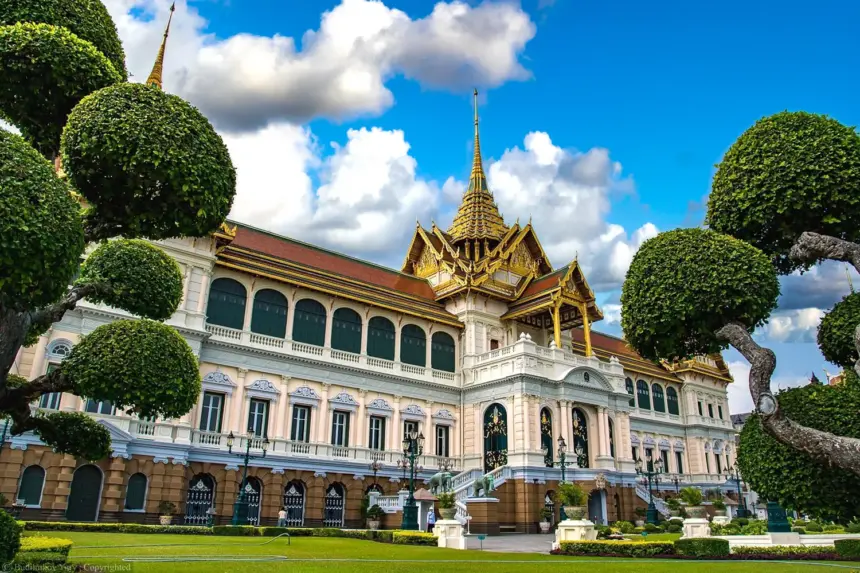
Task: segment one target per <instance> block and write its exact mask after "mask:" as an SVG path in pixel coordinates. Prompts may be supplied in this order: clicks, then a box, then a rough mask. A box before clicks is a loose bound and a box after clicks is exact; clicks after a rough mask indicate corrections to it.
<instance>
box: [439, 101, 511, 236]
mask: <svg viewBox="0 0 860 573" xmlns="http://www.w3.org/2000/svg"><path fill="white" fill-rule="evenodd" d="M507 232H508V227H507V225H505V220H504V219H503V218H502V215H501V213H499V208H498V206H496V202H495V200H494V199H493V194H492V193H490V190H489V189H488V188H487V177H486V175H485V174H484V163H483V161H482V160H481V137H480V134H479V131H478V90H475V155H474V158H473V159H472V174H471V175H470V177H469V188H468V189H467V190H466V193H465V194H464V195H463V202H462V203H460V208H459V209H458V210H457V215H456V216H455V217H454V222H453V223H451V228H450V229H448V235H449V236H450V237H451V240H452V241H453V242H455V243H457V242H461V241H466V240H468V241H484V240H487V241H492V242H498V241H501V240H502V238H503V237H504V236H505V234H507Z"/></svg>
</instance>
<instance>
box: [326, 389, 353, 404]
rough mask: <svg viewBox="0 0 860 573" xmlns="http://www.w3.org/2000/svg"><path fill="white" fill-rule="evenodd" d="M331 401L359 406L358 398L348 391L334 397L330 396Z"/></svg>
mask: <svg viewBox="0 0 860 573" xmlns="http://www.w3.org/2000/svg"><path fill="white" fill-rule="evenodd" d="M329 402H331V403H332V404H343V405H344V406H358V402H357V401H356V399H355V398H353V397H352V396H351V395H349V394H348V393H347V392H340V393H338V394H337V395H336V396H335V397H334V398H329Z"/></svg>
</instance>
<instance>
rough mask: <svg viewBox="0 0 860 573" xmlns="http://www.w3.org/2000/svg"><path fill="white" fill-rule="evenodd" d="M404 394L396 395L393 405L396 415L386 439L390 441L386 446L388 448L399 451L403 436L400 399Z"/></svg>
mask: <svg viewBox="0 0 860 573" xmlns="http://www.w3.org/2000/svg"><path fill="white" fill-rule="evenodd" d="M402 398H403V397H402V396H395V397H394V403H393V404H392V407H393V408H394V416H393V418H392V419H393V422H392V424H391V425H392V426H394V427H393V428H391V429H390V430H389V431H388V432H386V436H385V440H386V441H387V442H388V445H387V446H386V447H385V449H386V450H389V451H394V452H399V451H400V440H401V438H402V437H403V436H401V435H400V434H401V432H402V431H403V430H402V429H401V427H400V400H401V399H402Z"/></svg>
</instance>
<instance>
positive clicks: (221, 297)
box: [206, 278, 247, 330]
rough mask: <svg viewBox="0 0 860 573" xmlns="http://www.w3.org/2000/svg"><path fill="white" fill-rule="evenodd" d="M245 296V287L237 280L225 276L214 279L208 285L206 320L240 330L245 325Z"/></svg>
mask: <svg viewBox="0 0 860 573" xmlns="http://www.w3.org/2000/svg"><path fill="white" fill-rule="evenodd" d="M246 298H247V293H246V292H245V287H243V286H242V285H241V284H240V283H239V282H237V281H234V280H233V279H227V278H221V279H215V280H214V281H212V286H210V287H209V304H208V305H207V306H206V322H208V323H209V324H217V325H219V326H226V327H227V328H235V329H236V330H242V328H244V326H245V299H246Z"/></svg>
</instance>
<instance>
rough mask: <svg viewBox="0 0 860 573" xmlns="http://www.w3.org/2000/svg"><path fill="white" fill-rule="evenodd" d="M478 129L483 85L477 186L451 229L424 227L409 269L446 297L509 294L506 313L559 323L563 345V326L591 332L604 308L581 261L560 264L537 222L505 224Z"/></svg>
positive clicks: (540, 323)
mask: <svg viewBox="0 0 860 573" xmlns="http://www.w3.org/2000/svg"><path fill="white" fill-rule="evenodd" d="M478 127H479V126H478V108H477V91H476V92H475V154H474V159H473V161H472V173H471V175H470V177H469V187H468V188H467V189H466V192H465V193H464V194H463V200H462V202H461V203H460V207H459V209H458V210H457V215H456V216H455V217H454V222H453V223H452V225H451V227H450V228H449V229H448V231H447V232H446V231H443V230H442V229H440V228H439V227H437V226H436V224H435V223H433V225H432V226H431V228H430V229H429V230H428V229H424V228H423V227H421V225H420V224H419V225H417V227H416V229H415V235H414V237H413V239H412V243H411V244H410V246H409V250H408V252H407V253H406V259H405V261H404V262H403V267H402V268H401V272H403V273H406V274H410V275H413V276H415V277H418V278H422V279H425V280H427V282H428V283H430V286H431V287H432V288H433V291H434V293H435V294H436V300H438V301H443V300H446V299H449V298H451V297H453V296H457V295H461V294H483V295H486V296H489V297H492V298H496V299H499V300H503V301H505V302H507V303H508V313H507V314H506V315H504V316H503V317H502V319H511V320H518V321H520V322H523V323H526V324H530V325H532V326H535V327H539V328H547V327H551V328H552V329H553V332H554V335H555V336H554V338H555V341H556V344H557V345H559V346H560V345H561V334H560V332H561V329H563V328H565V329H566V328H574V327H577V326H583V327H584V328H585V329H586V332H587V331H588V325H589V323H590V322H591V321H594V320H601V319H602V318H603V314H602V313H601V312H600V309H599V308H598V307H597V304H596V302H595V299H594V293H593V292H592V290H591V288H590V287H589V286H588V282H587V281H586V280H585V276H584V274H583V273H582V270H581V269H580V267H579V263H578V262H577V261H576V260H574V261H572V262H571V263H570V264H568V265H566V266H564V267H562V268H560V269H557V270H553V268H552V265H550V263H549V260H548V259H547V256H546V253H545V252H544V250H543V247H541V244H540V241H539V240H538V237H537V234H536V233H535V231H534V228H533V227H532V224H531V222H529V223H528V224H527V225H525V226H521V225H520V224H519V221H517V222H516V223H514V224H513V225H512V226H510V227H508V226H507V225H506V224H505V220H504V219H503V218H502V215H501V213H499V208H498V206H497V205H496V202H495V200H494V199H493V194H492V193H491V192H490V189H489V188H488V186H487V178H486V175H485V173H484V166H483V162H482V160H481V141H480V134H479V129H478ZM587 346H588V353H589V354H590V352H591V348H590V343H588V344H587Z"/></svg>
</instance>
